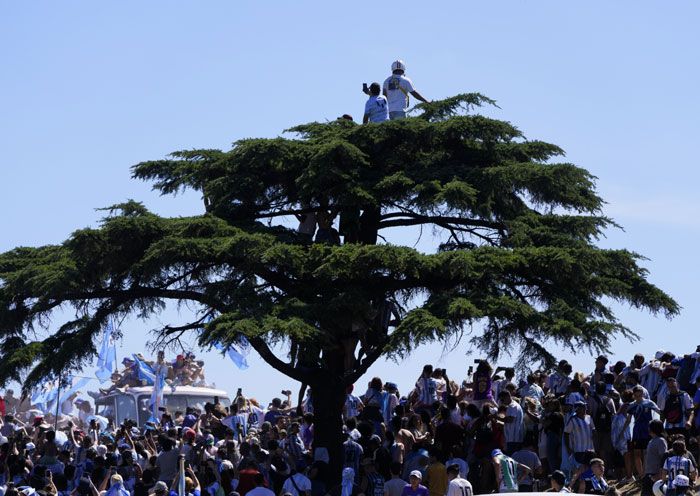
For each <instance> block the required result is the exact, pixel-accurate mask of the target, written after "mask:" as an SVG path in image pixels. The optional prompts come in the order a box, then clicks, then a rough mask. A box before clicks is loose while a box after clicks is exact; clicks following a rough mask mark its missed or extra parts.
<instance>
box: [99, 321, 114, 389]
mask: <svg viewBox="0 0 700 496" xmlns="http://www.w3.org/2000/svg"><path fill="white" fill-rule="evenodd" d="M115 337H116V333H115V332H114V325H113V324H112V319H109V320H108V321H107V325H106V326H105V330H104V334H103V335H102V346H100V353H99V355H98V356H97V370H96V371H95V376H96V377H97V378H98V379H99V381H100V382H105V381H108V380H109V379H110V378H111V377H112V374H113V373H114V372H116V371H117V344H116V339H115Z"/></svg>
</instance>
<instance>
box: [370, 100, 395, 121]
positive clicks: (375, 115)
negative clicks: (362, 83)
mask: <svg viewBox="0 0 700 496" xmlns="http://www.w3.org/2000/svg"><path fill="white" fill-rule="evenodd" d="M365 115H366V116H368V117H369V121H370V122H384V121H388V120H389V107H388V104H387V101H386V97H385V96H384V95H378V96H374V95H371V96H370V97H369V98H368V99H367V102H366V103H365Z"/></svg>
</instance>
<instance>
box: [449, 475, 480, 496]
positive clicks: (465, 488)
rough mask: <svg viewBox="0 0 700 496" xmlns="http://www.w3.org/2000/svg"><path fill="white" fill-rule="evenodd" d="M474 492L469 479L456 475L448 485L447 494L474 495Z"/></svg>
mask: <svg viewBox="0 0 700 496" xmlns="http://www.w3.org/2000/svg"><path fill="white" fill-rule="evenodd" d="M473 494H474V491H473V490H472V485H471V483H470V482H469V481H468V480H467V479H462V478H461V477H456V478H454V479H452V480H451V481H450V483H449V484H448V485H447V492H446V493H445V496H472V495H473Z"/></svg>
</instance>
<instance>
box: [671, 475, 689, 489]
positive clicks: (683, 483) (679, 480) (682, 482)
mask: <svg viewBox="0 0 700 496" xmlns="http://www.w3.org/2000/svg"><path fill="white" fill-rule="evenodd" d="M673 487H690V479H688V476H687V475H683V474H678V475H677V476H676V477H675V478H674V479H673Z"/></svg>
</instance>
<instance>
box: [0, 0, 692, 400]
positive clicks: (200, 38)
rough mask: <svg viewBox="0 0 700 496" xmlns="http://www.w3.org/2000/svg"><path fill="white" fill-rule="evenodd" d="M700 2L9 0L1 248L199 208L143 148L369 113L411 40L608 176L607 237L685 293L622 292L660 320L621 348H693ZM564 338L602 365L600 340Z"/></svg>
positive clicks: (396, 369)
mask: <svg viewBox="0 0 700 496" xmlns="http://www.w3.org/2000/svg"><path fill="white" fill-rule="evenodd" d="M699 14H700V7H699V6H698V4H697V3H695V2H691V1H685V2H683V1H679V2H673V3H672V4H669V3H662V2H643V1H634V2H632V1H616V2H604V1H597V2H561V1H537V2H536V1H531V2H502V1H493V2H478V3H477V2H467V1H461V2H441V3H433V4H426V3H423V2H402V3H401V5H397V4H391V3H381V2H374V3H364V2H347V3H342V4H341V3H340V2H320V1H319V2H309V1H296V2H284V3H283V2H277V3H272V2H267V3H266V2H233V1H229V2H223V1H219V2H217V1H211V2H185V1H152V2H135V1H124V2H118V3H117V2H84V1H83V2H78V1H62V2H49V1H38V2H31V3H29V2H5V3H3V4H2V6H0V63H1V64H2V68H3V70H2V71H1V72H0V95H1V96H0V115H1V116H2V118H0V149H2V152H3V153H2V155H1V156H0V208H1V209H2V210H1V211H2V212H3V215H2V216H0V232H2V233H3V234H2V236H1V237H0V250H2V251H4V250H7V249H10V248H12V247H15V246H18V245H29V246H34V245H41V244H47V243H57V242H60V241H62V240H64V239H65V238H66V237H67V236H68V235H69V234H70V233H71V232H72V231H73V230H75V229H77V228H81V227H85V226H89V225H95V223H96V221H97V220H98V219H99V218H100V216H101V213H99V212H96V211H95V208H98V207H103V206H107V205H111V204H114V203H117V202H120V201H123V200H125V199H127V198H133V199H136V200H140V201H143V202H144V203H145V204H146V205H147V206H148V207H149V208H151V209H152V210H154V211H155V212H157V213H160V214H162V215H190V214H196V213H199V212H201V202H200V201H199V199H198V197H197V196H196V195H195V194H183V195H180V196H178V197H177V198H171V197H165V198H161V197H159V196H157V195H156V194H154V193H153V192H151V191H150V186H149V185H148V184H145V183H140V182H136V181H133V180H131V179H130V177H129V167H130V166H131V165H133V164H135V163H137V162H139V161H142V160H149V159H158V158H162V157H164V156H165V155H167V154H168V153H169V152H172V151H174V150H179V149H187V148H210V147H212V148H228V147H229V146H230V143H231V142H232V141H234V140H236V139H240V138H245V137H272V136H277V135H279V134H280V133H281V132H282V130H283V129H285V128H288V127H289V126H292V125H294V124H298V123H302V122H309V121H314V120H317V121H322V120H326V119H334V118H335V117H337V116H338V115H341V114H343V113H350V114H352V115H353V116H355V118H356V120H357V119H359V118H361V113H362V109H363V105H364V100H365V97H364V95H363V94H362V93H361V92H360V88H361V84H362V82H365V81H366V82H371V81H381V80H382V79H383V78H385V77H386V76H387V75H388V73H389V65H390V63H391V61H392V60H393V59H395V58H397V57H400V58H402V59H404V60H405V62H406V64H407V75H408V76H409V77H411V78H412V79H413V81H414V83H415V85H416V88H417V89H418V90H419V91H420V92H421V93H422V94H423V95H425V96H427V97H428V98H433V99H434V98H441V97H446V96H450V95H453V94H456V93H459V92H465V91H479V92H482V93H484V94H486V95H488V96H490V97H491V98H494V99H496V100H497V101H498V104H499V106H500V109H494V110H490V111H488V112H489V115H492V116H494V117H497V118H500V119H504V120H507V121H510V122H513V123H514V124H516V125H517V126H518V127H519V128H520V129H521V130H522V131H523V132H524V133H525V134H526V135H527V136H528V137H530V138H533V139H534V138H537V139H543V140H546V141H550V142H553V143H556V144H558V145H559V146H561V147H563V148H564V149H565V150H566V152H567V157H566V160H568V161H571V162H573V163H576V164H577V165H580V166H582V167H584V168H586V169H588V170H590V171H591V172H592V173H593V174H595V175H596V176H597V177H598V178H599V179H598V183H597V184H598V190H599V192H600V193H601V195H602V196H603V197H604V198H605V199H606V200H607V201H608V204H607V207H606V210H605V213H606V214H607V215H610V216H612V217H613V218H614V219H615V220H616V221H618V222H619V223H620V224H622V225H623V226H624V228H625V230H624V231H620V230H612V231H610V232H609V233H608V237H607V238H606V239H604V240H602V241H601V244H602V245H604V246H606V247H626V248H629V249H631V250H634V251H637V252H639V253H641V254H643V255H645V256H646V257H648V258H649V260H648V261H647V262H645V263H644V265H645V266H646V267H647V268H648V269H649V270H650V279H651V280H652V281H653V282H654V283H656V284H658V285H659V286H660V287H662V288H663V289H664V290H666V291H668V292H669V293H670V294H671V295H672V296H674V297H675V298H676V299H677V301H678V302H679V303H680V304H681V305H682V306H683V313H682V314H681V316H679V317H677V318H676V319H674V320H673V321H670V322H669V321H667V320H666V319H664V318H663V317H654V316H651V315H649V314H647V313H644V312H639V311H636V310H630V309H628V308H626V307H617V308H618V315H619V317H620V318H621V319H622V320H623V322H625V323H626V324H627V325H629V326H630V327H631V328H632V329H633V330H634V331H636V332H637V333H638V334H640V336H641V338H642V339H641V341H639V342H637V343H633V344H630V343H629V342H628V341H624V340H623V341H618V342H616V343H615V344H614V347H613V352H614V353H613V354H614V355H615V356H616V357H620V358H622V359H625V360H627V359H629V358H631V356H632V354H633V353H634V352H637V351H640V352H643V353H646V354H647V355H650V354H652V353H653V352H654V351H655V350H657V349H659V348H664V349H671V350H675V351H678V352H682V351H685V350H688V351H692V350H694V349H695V346H696V345H697V344H700V333H698V332H697V330H696V323H697V322H698V320H699V319H698V317H699V312H698V310H697V306H696V301H697V297H696V292H697V289H696V281H697V280H698V279H699V278H700V267H699V266H698V262H697V257H696V256H695V251H696V247H697V245H698V242H699V241H700V236H699V233H700V200H699V199H698V194H697V192H696V188H697V184H698V182H699V179H700V177H699V176H700V172H698V166H697V158H696V156H697V153H696V145H695V144H696V143H697V136H696V134H697V132H698V129H699V126H698V124H697V123H698V115H700V99H699V98H698V95H697V88H698V87H699V83H700V81H699V79H700V69H698V64H697V63H695V62H694V57H693V53H694V52H695V51H696V50H697V47H698V46H699V44H700V39H699V38H700V34H698V33H699V32H698V30H697V26H696V21H697V18H698V15H699ZM403 241H404V242H406V243H410V244H413V241H414V240H413V239H404V240H403ZM181 312H186V309H182V310H181ZM176 313H177V312H176V311H175V310H171V311H169V312H167V313H166V314H165V315H163V316H162V317H161V319H160V320H161V321H163V322H167V321H169V320H173V319H177V318H178V316H177V315H176ZM155 325H157V322H147V323H142V322H140V321H129V322H126V323H125V324H124V325H123V329H124V330H125V331H126V333H127V337H126V338H125V340H124V342H123V343H122V344H121V348H120V356H121V355H123V354H125V353H127V352H130V351H132V350H137V349H138V350H143V345H144V343H145V341H146V337H144V334H145V331H147V330H148V329H150V328H153V327H154V326H155ZM467 351H468V350H467V348H466V346H464V345H462V346H460V347H458V348H457V349H456V350H455V351H453V352H451V353H449V354H447V355H446V356H444V357H442V358H441V355H442V353H441V352H442V348H441V346H439V345H435V346H430V347H424V348H422V349H421V350H420V351H419V352H418V353H416V354H414V356H413V357H412V358H411V359H410V360H409V361H407V362H404V363H402V364H398V365H397V364H393V363H391V362H388V363H378V364H376V365H375V366H374V367H373V368H372V369H371V370H370V373H371V374H372V375H379V376H380V377H382V379H384V380H391V379H393V380H395V381H396V382H398V383H399V385H400V386H403V387H404V388H407V387H408V386H409V385H410V384H411V383H412V381H413V379H414V377H415V376H416V375H417V374H418V373H419V371H420V367H421V366H422V364H423V363H428V362H434V363H438V362H439V363H441V364H442V365H445V366H447V368H448V371H450V372H451V373H452V375H453V376H456V377H459V378H461V376H462V375H463V374H464V370H465V369H466V366H467V365H468V363H471V362H472V359H473V358H474V357H473V356H466V355H465V353H466V352H467ZM562 356H566V357H568V358H570V359H571V360H573V363H574V365H575V367H576V368H577V369H584V370H588V369H590V368H592V359H591V357H590V356H589V355H588V354H586V353H585V351H583V350H582V351H581V353H577V354H576V356H571V355H570V354H563V355H562ZM503 363H504V364H506V363H507V360H504V361H503ZM207 364H208V366H207V369H208V375H209V376H210V378H211V380H213V381H215V382H216V383H217V385H218V386H223V387H225V388H227V389H228V390H229V391H235V388H236V387H238V386H242V387H243V388H244V390H246V391H254V392H255V394H254V395H256V396H258V397H260V398H262V399H264V400H268V399H269V398H270V397H272V396H273V395H274V393H275V392H276V391H279V390H280V389H282V388H283V387H284V388H286V387H288V386H293V384H292V383H291V382H290V381H288V380H286V379H284V378H283V377H281V376H280V375H279V374H277V373H275V372H273V371H272V370H271V369H270V368H269V367H267V366H266V365H265V364H264V363H262V362H261V361H260V360H259V359H258V358H257V357H251V368H250V369H248V370H247V371H245V372H240V373H239V372H238V371H237V370H235V369H233V366H232V365H231V363H230V362H228V361H226V360H224V359H223V358H219V357H217V356H215V355H213V354H212V355H210V356H207ZM406 370H409V372H406ZM363 381H364V379H363Z"/></svg>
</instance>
